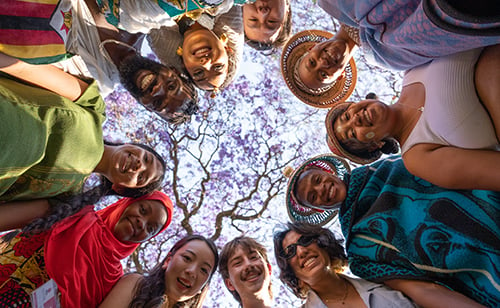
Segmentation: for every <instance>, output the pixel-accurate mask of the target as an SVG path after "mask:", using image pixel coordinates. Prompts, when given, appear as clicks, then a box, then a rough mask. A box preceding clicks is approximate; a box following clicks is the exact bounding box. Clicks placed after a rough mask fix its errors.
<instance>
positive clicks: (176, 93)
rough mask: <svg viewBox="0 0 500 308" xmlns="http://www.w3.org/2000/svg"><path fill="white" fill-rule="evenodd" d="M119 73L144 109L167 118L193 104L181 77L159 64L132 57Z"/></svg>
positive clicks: (125, 61)
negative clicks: (188, 104)
mask: <svg viewBox="0 0 500 308" xmlns="http://www.w3.org/2000/svg"><path fill="white" fill-rule="evenodd" d="M119 72H120V80H121V83H122V85H123V87H124V88H125V89H127V91H129V92H130V94H132V96H134V97H135V98H136V99H137V100H138V101H139V103H141V104H142V105H143V106H144V107H146V108H147V109H148V110H151V111H154V112H155V113H157V114H158V115H159V116H161V117H163V118H165V117H170V116H172V115H173V114H174V113H176V112H182V111H183V109H185V106H183V104H185V103H187V102H189V101H190V100H189V98H190V95H189V94H188V93H187V90H186V86H185V85H184V82H183V81H182V80H181V78H180V77H179V75H178V73H177V72H176V71H175V70H174V69H171V68H168V67H166V66H164V65H161V64H160V63H158V62H155V61H152V60H150V59H147V58H144V57H141V56H130V57H128V58H126V59H125V60H123V62H122V63H121V64H120V68H119Z"/></svg>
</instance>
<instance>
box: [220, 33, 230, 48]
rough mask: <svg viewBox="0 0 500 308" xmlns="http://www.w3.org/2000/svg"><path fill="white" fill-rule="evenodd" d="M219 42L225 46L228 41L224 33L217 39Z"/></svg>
mask: <svg viewBox="0 0 500 308" xmlns="http://www.w3.org/2000/svg"><path fill="white" fill-rule="evenodd" d="M219 40H220V41H221V42H222V44H224V45H226V44H227V41H228V40H229V39H228V37H227V34H226V33H222V34H221V35H220V37H219Z"/></svg>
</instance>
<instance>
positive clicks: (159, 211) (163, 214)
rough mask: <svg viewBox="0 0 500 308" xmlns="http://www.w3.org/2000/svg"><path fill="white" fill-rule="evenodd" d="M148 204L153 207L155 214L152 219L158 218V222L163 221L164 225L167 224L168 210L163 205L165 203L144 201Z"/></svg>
mask: <svg viewBox="0 0 500 308" xmlns="http://www.w3.org/2000/svg"><path fill="white" fill-rule="evenodd" d="M144 201H145V203H146V204H148V205H149V206H151V211H152V212H153V215H151V216H152V217H154V218H156V220H159V221H163V223H162V225H164V224H165V223H166V222H167V215H168V213H167V209H166V208H165V206H164V205H163V203H162V202H161V201H159V200H144Z"/></svg>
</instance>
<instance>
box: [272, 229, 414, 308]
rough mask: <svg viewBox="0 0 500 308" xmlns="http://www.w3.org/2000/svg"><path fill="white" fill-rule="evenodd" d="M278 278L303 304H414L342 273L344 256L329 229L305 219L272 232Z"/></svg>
mask: <svg viewBox="0 0 500 308" xmlns="http://www.w3.org/2000/svg"><path fill="white" fill-rule="evenodd" d="M274 253H275V256H276V262H277V263H278V267H279V269H280V279H281V281H282V282H283V283H284V284H285V285H286V286H288V287H289V288H290V290H291V291H292V292H293V293H294V294H295V295H296V296H297V297H299V298H302V299H306V302H305V304H304V306H303V307H305V308H308V307H315V308H323V307H340V306H344V307H345V306H347V307H394V308H396V307H397V308H402V307H416V306H415V304H413V303H412V301H411V300H409V299H408V298H406V297H405V296H404V295H403V294H402V293H401V292H399V291H395V290H392V289H389V288H388V287H386V286H384V285H381V284H377V283H373V282H369V281H367V280H364V279H361V278H352V277H349V276H347V275H344V274H342V272H343V269H344V267H345V266H347V256H346V255H345V252H344V247H343V246H342V242H341V240H339V239H337V238H335V235H334V234H333V233H332V232H331V231H330V230H328V229H326V228H322V227H320V226H317V225H313V224H309V223H306V222H294V223H290V222H289V223H288V224H287V228H286V229H285V230H283V231H278V232H277V233H275V234H274Z"/></svg>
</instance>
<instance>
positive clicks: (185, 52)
mask: <svg viewBox="0 0 500 308" xmlns="http://www.w3.org/2000/svg"><path fill="white" fill-rule="evenodd" d="M182 61H183V63H184V66H185V68H186V70H187V71H188V73H189V75H190V76H191V78H192V79H193V82H194V83H195V84H196V86H197V87H199V88H200V89H202V90H214V89H215V88H219V87H220V86H221V85H222V84H223V83H224V81H225V80H226V77H227V74H228V67H229V64H228V54H227V51H226V45H225V43H224V42H222V41H221V40H220V39H219V38H218V37H217V36H216V35H215V34H214V33H213V32H212V31H210V30H208V29H206V28H203V27H198V28H195V29H193V30H188V31H186V32H185V34H184V42H183V45H182Z"/></svg>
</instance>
